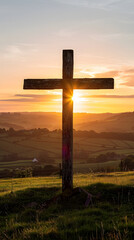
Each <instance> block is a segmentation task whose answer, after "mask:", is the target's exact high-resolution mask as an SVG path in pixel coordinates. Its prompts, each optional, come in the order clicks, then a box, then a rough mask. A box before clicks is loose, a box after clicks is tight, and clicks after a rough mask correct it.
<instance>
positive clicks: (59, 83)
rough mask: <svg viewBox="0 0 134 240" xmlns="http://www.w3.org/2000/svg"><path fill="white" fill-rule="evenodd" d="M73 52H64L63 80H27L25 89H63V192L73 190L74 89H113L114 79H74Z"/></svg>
mask: <svg viewBox="0 0 134 240" xmlns="http://www.w3.org/2000/svg"><path fill="white" fill-rule="evenodd" d="M73 64H74V63H73V50H63V70H62V71H63V73H62V75H63V78H62V79H25V80H24V89H63V95H62V191H63V192H64V191H65V190H69V191H70V190H72V189H73V101H72V97H73V89H113V88H114V79H113V78H83V79H82V78H77V79H73Z"/></svg>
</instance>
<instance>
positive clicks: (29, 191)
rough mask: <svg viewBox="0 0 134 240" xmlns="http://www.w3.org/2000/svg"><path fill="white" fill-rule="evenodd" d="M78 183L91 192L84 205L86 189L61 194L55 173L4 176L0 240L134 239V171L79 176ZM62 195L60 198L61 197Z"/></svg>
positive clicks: (1, 197) (0, 191)
mask: <svg viewBox="0 0 134 240" xmlns="http://www.w3.org/2000/svg"><path fill="white" fill-rule="evenodd" d="M74 187H82V188H83V189H85V190H86V191H88V192H89V193H91V194H92V195H93V197H92V202H91V203H90V205H89V206H88V207H85V201H86V198H87V196H86V195H85V194H84V193H80V194H77V195H73V196H72V197H69V198H68V197H63V198H62V199H60V200H58V201H53V202H52V203H51V204H50V205H48V206H47V207H46V205H45V203H47V200H48V199H50V198H52V197H54V196H60V193H61V179H60V178H59V177H57V176H52V177H39V178H24V179H1V183H0V239H1V240H6V239H10V240H25V239H27V240H28V239H29V240H42V239H43V240H56V239H57V240H68V239H71V240H133V239H134V174H133V172H127V173H126V172H122V173H120V172H116V173H109V174H108V173H103V174H102V173H101V174H100V173H98V174H97V173H96V174H93V173H92V174H91V173H90V174H76V175H74ZM57 199H58V198H57Z"/></svg>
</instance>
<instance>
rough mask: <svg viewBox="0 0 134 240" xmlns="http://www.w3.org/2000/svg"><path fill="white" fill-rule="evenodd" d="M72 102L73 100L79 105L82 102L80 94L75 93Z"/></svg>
mask: <svg viewBox="0 0 134 240" xmlns="http://www.w3.org/2000/svg"><path fill="white" fill-rule="evenodd" d="M72 100H73V102H77V103H79V102H80V101H81V98H80V95H79V94H78V93H76V92H74V93H73V97H72Z"/></svg>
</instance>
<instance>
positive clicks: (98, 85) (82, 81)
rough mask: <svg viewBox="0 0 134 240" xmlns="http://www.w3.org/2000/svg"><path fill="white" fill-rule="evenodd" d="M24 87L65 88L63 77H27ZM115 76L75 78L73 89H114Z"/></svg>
mask: <svg viewBox="0 0 134 240" xmlns="http://www.w3.org/2000/svg"><path fill="white" fill-rule="evenodd" d="M23 88H24V89H63V80H62V79H25V80H24V86H23ZM113 88H114V79H113V78H74V79H73V89H113Z"/></svg>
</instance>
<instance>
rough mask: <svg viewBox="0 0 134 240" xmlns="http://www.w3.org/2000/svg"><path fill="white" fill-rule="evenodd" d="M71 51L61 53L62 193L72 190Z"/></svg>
mask: <svg viewBox="0 0 134 240" xmlns="http://www.w3.org/2000/svg"><path fill="white" fill-rule="evenodd" d="M72 82H73V51H72V50H64V51H63V95H62V191H63V192H64V191H72V189H73V101H72V97H73V83H72Z"/></svg>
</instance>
